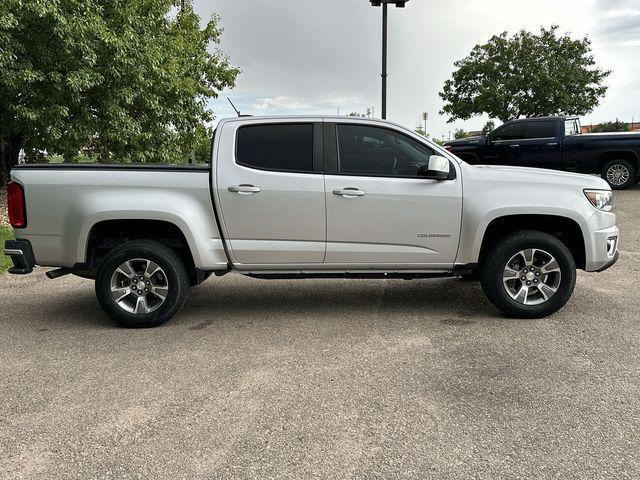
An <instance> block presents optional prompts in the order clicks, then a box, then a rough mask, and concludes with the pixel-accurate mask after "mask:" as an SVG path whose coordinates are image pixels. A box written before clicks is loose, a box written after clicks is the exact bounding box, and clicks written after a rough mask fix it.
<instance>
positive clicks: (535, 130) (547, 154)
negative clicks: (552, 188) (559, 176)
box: [520, 120, 562, 169]
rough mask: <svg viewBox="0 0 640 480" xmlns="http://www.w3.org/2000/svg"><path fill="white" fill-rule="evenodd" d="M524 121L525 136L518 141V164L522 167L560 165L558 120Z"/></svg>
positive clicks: (556, 166) (559, 125)
mask: <svg viewBox="0 0 640 480" xmlns="http://www.w3.org/2000/svg"><path fill="white" fill-rule="evenodd" d="M525 123H526V128H525V138H524V139H523V140H522V141H520V165H521V166H523V167H537V168H552V169H554V168H555V169H560V168H561V167H562V145H561V142H560V140H559V139H560V135H561V132H558V131H556V130H557V129H558V128H561V124H560V122H556V121H555V120H531V121H528V122H525Z"/></svg>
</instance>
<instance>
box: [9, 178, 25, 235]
mask: <svg viewBox="0 0 640 480" xmlns="http://www.w3.org/2000/svg"><path fill="white" fill-rule="evenodd" d="M7 204H8V206H9V223H10V224H11V226H12V227H13V228H24V227H26V226H27V212H26V208H25V203H24V189H23V188H22V185H20V184H19V183H16V182H9V186H8V187H7Z"/></svg>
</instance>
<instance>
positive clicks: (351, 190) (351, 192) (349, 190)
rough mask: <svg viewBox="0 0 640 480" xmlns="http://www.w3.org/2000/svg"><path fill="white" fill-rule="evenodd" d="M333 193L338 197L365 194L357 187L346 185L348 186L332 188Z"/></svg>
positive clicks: (361, 195)
mask: <svg viewBox="0 0 640 480" xmlns="http://www.w3.org/2000/svg"><path fill="white" fill-rule="evenodd" d="M333 194H334V195H338V196H340V197H346V198H353V197H364V196H365V195H366V192H363V191H362V190H360V189H358V188H353V187H348V188H342V189H340V190H334V191H333Z"/></svg>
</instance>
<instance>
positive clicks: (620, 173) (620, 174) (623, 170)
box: [607, 163, 631, 187]
mask: <svg viewBox="0 0 640 480" xmlns="http://www.w3.org/2000/svg"><path fill="white" fill-rule="evenodd" d="M629 178H631V172H630V171H629V169H628V168H627V167H626V166H625V165H621V164H619V163H616V164H614V165H611V166H610V167H609V168H608V169H607V180H608V181H609V183H610V184H611V185H615V186H616V187H619V186H621V185H624V184H626V183H627V182H628V181H629Z"/></svg>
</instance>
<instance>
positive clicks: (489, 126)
mask: <svg viewBox="0 0 640 480" xmlns="http://www.w3.org/2000/svg"><path fill="white" fill-rule="evenodd" d="M495 128H496V122H494V121H493V120H489V121H488V122H487V123H485V124H484V127H482V135H484V136H485V137H486V136H487V135H489V134H490V133H491V132H493V130H494V129H495Z"/></svg>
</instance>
